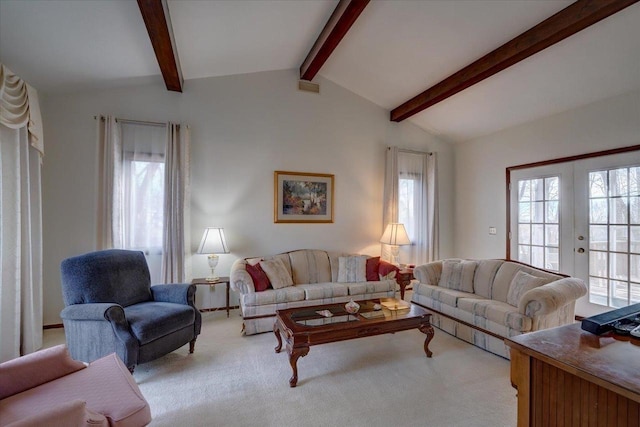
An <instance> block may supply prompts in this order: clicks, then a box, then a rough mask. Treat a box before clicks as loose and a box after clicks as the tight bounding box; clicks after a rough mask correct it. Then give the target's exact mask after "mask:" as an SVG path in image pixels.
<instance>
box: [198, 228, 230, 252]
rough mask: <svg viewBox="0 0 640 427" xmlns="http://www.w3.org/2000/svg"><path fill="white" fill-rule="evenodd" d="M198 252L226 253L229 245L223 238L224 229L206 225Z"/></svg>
mask: <svg viewBox="0 0 640 427" xmlns="http://www.w3.org/2000/svg"><path fill="white" fill-rule="evenodd" d="M198 253H199V254H228V253H229V247H228V246H227V241H226V240H225V238H224V230H223V229H222V228H220V227H207V228H205V229H204V234H203V235H202V240H201V241H200V246H199V247H198Z"/></svg>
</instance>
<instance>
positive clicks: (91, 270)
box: [60, 249, 202, 372]
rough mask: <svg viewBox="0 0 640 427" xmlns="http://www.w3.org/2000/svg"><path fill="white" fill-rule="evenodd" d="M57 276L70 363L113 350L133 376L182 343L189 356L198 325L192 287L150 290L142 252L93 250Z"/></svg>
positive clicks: (63, 267) (71, 261)
mask: <svg viewBox="0 0 640 427" xmlns="http://www.w3.org/2000/svg"><path fill="white" fill-rule="evenodd" d="M61 272H62V294H63V298H64V303H65V308H64V309H63V310H62V312H61V313H60V317H62V321H63V323H64V330H65V335H66V339H67V347H68V348H69V352H70V353H71V356H72V357H73V358H74V359H77V360H81V361H83V362H92V361H94V360H96V359H98V358H100V357H103V356H105V355H107V354H110V353H113V352H115V353H116V354H117V355H118V356H120V358H121V359H122V361H123V362H124V364H125V365H126V366H127V368H129V370H130V371H131V372H133V369H134V368H135V366H136V365H138V364H140V363H145V362H149V361H151V360H153V359H156V358H158V357H160V356H163V355H165V354H167V353H170V352H172V351H174V350H176V349H178V348H179V347H182V346H183V345H185V344H187V343H189V353H193V349H194V345H195V342H196V338H197V336H198V334H200V327H201V324H202V319H201V317H200V312H199V311H198V309H197V308H196V307H195V293H196V287H195V286H194V285H189V284H170V285H155V286H151V279H150V276H149V268H148V266H147V261H146V259H145V257H144V254H143V253H142V252H139V251H127V250H120V249H108V250H104V251H97V252H92V253H88V254H85V255H80V256H76V257H73V258H68V259H65V260H64V261H62V264H61Z"/></svg>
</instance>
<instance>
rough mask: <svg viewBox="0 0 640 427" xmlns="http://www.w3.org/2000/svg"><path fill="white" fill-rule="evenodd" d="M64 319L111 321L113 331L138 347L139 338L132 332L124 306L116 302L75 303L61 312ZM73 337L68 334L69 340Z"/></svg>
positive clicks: (121, 338)
mask: <svg viewBox="0 0 640 427" xmlns="http://www.w3.org/2000/svg"><path fill="white" fill-rule="evenodd" d="M60 317H61V318H62V320H63V321H86V320H96V321H100V320H103V321H104V320H106V321H108V322H109V323H111V327H112V328H113V332H114V333H115V334H116V336H117V337H118V338H119V339H120V340H121V341H122V342H123V343H125V345H126V346H127V348H136V347H137V346H138V340H137V339H136V338H135V337H134V336H133V334H132V333H131V328H130V327H129V322H128V321H127V318H126V316H125V313H124V308H123V307H122V306H121V305H119V304H114V303H93V304H73V305H68V306H66V307H65V308H64V309H63V310H62V311H61V312H60ZM70 339H72V338H71V337H70V336H69V335H67V342H69V340H70Z"/></svg>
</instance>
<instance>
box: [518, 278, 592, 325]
mask: <svg viewBox="0 0 640 427" xmlns="http://www.w3.org/2000/svg"><path fill="white" fill-rule="evenodd" d="M586 294H587V286H586V285H585V284H584V281H582V280H581V279H577V278H575V277H565V278H564V279H560V280H556V281H554V282H551V283H547V284H546V285H543V286H539V287H537V288H533V289H531V290H529V291H527V292H525V293H524V295H522V297H521V298H520V302H519V303H518V311H519V312H520V313H522V314H524V315H525V316H528V317H532V318H533V317H536V316H542V315H545V314H549V313H553V312H554V311H557V310H558V309H560V308H561V307H563V306H565V305H567V304H569V303H571V302H575V300H577V299H578V298H580V297H582V296H584V295H586Z"/></svg>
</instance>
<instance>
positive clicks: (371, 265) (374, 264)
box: [367, 256, 380, 282]
mask: <svg viewBox="0 0 640 427" xmlns="http://www.w3.org/2000/svg"><path fill="white" fill-rule="evenodd" d="M379 265H380V257H379V256H375V257H371V258H369V259H367V281H370V282H376V281H378V280H380V277H379V276H378V267H379Z"/></svg>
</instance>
